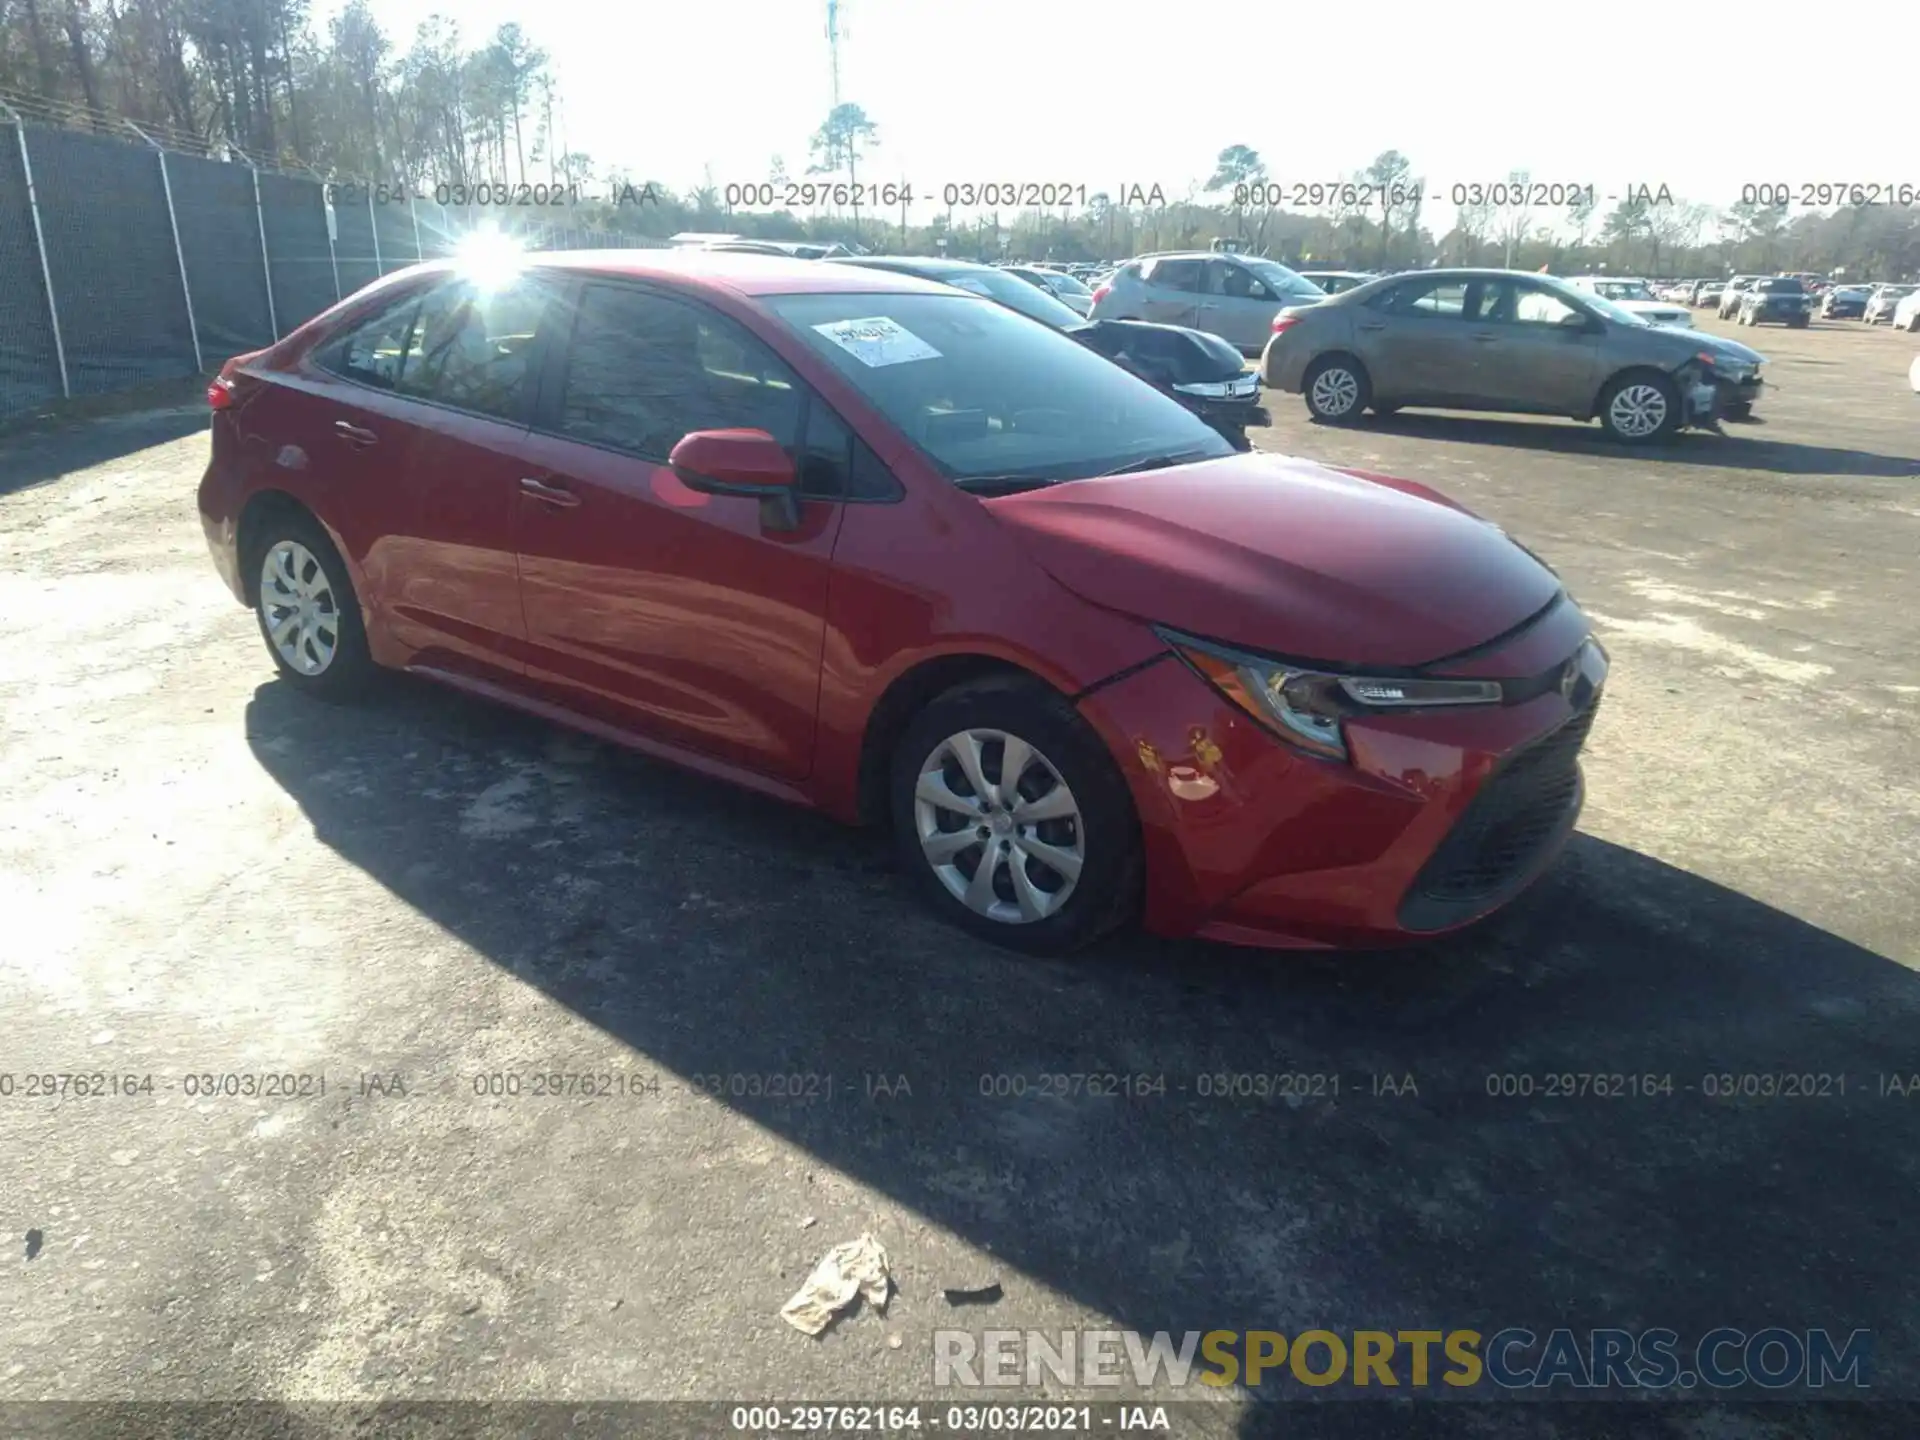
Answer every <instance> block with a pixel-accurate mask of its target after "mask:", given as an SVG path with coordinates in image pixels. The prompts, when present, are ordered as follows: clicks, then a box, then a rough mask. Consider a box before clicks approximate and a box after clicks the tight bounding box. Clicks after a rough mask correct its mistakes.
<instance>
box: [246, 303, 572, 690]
mask: <svg viewBox="0 0 1920 1440" xmlns="http://www.w3.org/2000/svg"><path fill="white" fill-rule="evenodd" d="M545 298H546V291H545V289H544V288H543V285H542V283H541V282H540V281H538V280H537V279H534V278H530V277H523V278H521V279H519V280H517V281H515V282H514V283H511V284H508V285H505V286H503V287H499V288H495V289H491V290H483V289H481V288H479V287H476V286H474V285H472V284H470V283H466V282H463V281H460V280H456V279H443V280H441V281H440V282H439V283H437V284H429V285H426V286H424V287H422V288H419V289H415V290H412V291H410V292H409V293H408V294H407V295H405V296H403V297H401V298H398V299H397V300H396V301H395V302H394V303H393V304H391V305H388V306H385V307H383V308H382V309H381V310H379V311H378V312H376V313H375V314H374V315H373V316H371V317H369V318H367V319H365V320H363V321H362V322H361V323H360V324H358V325H356V326H355V327H354V328H353V329H351V330H349V331H348V332H347V333H345V334H344V335H342V336H340V337H339V338H338V339H336V340H333V341H331V342H329V343H327V344H325V345H323V346H321V347H320V348H319V349H318V350H317V351H316V352H315V353H314V355H313V357H312V363H311V365H310V366H309V367H306V368H305V369H304V370H303V371H302V372H301V373H300V374H299V375H298V376H297V377H290V378H292V379H293V382H294V383H295V384H297V385H298V386H299V388H300V392H301V393H300V394H299V396H298V397H297V398H296V400H295V402H294V403H295V404H296V405H297V407H298V411H299V420H298V423H297V424H295V425H292V426H288V427H285V428H284V429H282V428H280V427H276V430H275V433H276V434H277V435H279V434H284V435H285V437H286V438H287V439H290V440H293V441H294V443H293V444H292V445H291V446H287V445H283V446H282V449H281V451H280V455H279V460H278V463H279V464H281V465H288V464H304V465H305V466H306V467H307V468H309V469H310V470H311V482H310V484H309V485H308V487H307V488H306V490H304V491H303V494H310V495H311V496H312V500H313V503H314V504H315V506H316V508H317V509H318V510H319V513H320V515H321V518H322V519H324V520H325V521H327V522H328V523H329V524H330V525H332V526H333V527H334V529H335V532H336V533H337V534H339V535H340V536H341V538H342V540H343V543H344V544H345V546H346V548H347V550H348V555H349V558H350V559H351V560H352V561H353V562H354V564H355V566H356V567H357V569H358V571H359V572H360V576H361V582H362V588H363V590H364V593H363V594H362V596H361V599H362V602H363V604H365V605H366V607H367V608H368V609H370V610H371V611H373V612H374V613H375V616H376V618H377V619H378V620H379V621H380V622H381V624H382V626H383V628H384V630H385V632H386V634H387V635H388V636H389V637H391V639H392V640H394V641H395V642H397V643H398V644H399V645H400V646H401V647H403V651H404V653H403V654H402V655H400V656H398V657H395V658H396V659H398V660H400V661H401V662H402V663H409V664H414V665H420V666H425V667H429V668H435V669H442V670H447V671H449V672H452V673H457V674H463V675H467V676H470V677H473V678H478V679H484V680H490V681H494V682H501V681H511V680H512V679H513V678H514V677H517V676H518V674H519V673H520V663H519V660H518V659H517V652H518V651H519V649H520V648H521V647H522V645H523V644H524V642H525V628H524V625H523V623H522V620H521V613H520V601H519V588H518V577H517V574H516V565H515V560H514V548H513V512H514V505H515V496H516V493H517V490H516V486H517V480H518V465H517V462H516V461H515V459H514V457H513V453H512V452H513V447H514V446H515V445H516V444H517V443H518V441H519V440H520V438H521V437H522V436H524V434H525V433H526V427H527V420H528V416H529V414H530V409H531V404H532V399H533V389H534V383H533V382H534V376H535V374H536V373H537V371H536V366H537V364H538V359H539V350H538V347H539V344H540V340H541V334H540V328H541V324H542V319H543V307H544V303H545ZM290 452H297V454H298V456H299V457H301V458H299V459H296V457H295V454H294V453H290Z"/></svg>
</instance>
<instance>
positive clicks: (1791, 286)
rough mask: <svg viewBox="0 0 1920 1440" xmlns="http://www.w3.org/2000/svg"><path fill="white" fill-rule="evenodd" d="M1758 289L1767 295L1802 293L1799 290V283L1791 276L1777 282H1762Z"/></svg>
mask: <svg viewBox="0 0 1920 1440" xmlns="http://www.w3.org/2000/svg"><path fill="white" fill-rule="evenodd" d="M1758 288H1759V289H1761V290H1764V291H1766V292H1767V294H1769V295H1799V294H1802V293H1804V292H1803V291H1802V290H1801V288H1800V282H1799V281H1798V280H1795V279H1794V278H1793V277H1792V276H1784V277H1782V278H1781V279H1778V280H1762V281H1761V282H1760V284H1759V287H1758Z"/></svg>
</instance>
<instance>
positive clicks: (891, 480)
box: [199, 251, 1607, 953]
mask: <svg viewBox="0 0 1920 1440" xmlns="http://www.w3.org/2000/svg"><path fill="white" fill-rule="evenodd" d="M208 398H209V400H210V402H211V403H212V406H213V409H214V412H215V413H214V417H213V456H212V462H211V464H210V465H209V466H208V468H207V473H206V478H205V479H204V480H203V481H202V482H201V486H200V497H199V498H200V509H201V513H202V516H203V519H204V523H205V527H206V533H207V538H208V541H209V543H210V544H211V546H212V550H213V558H214V562H215V564H216V565H217V566H218V568H219V570H220V573H221V576H222V577H223V578H224V579H225V581H226V583H227V585H228V586H229V588H231V590H232V591H233V593H234V595H235V596H236V597H237V598H238V599H239V600H240V601H241V602H242V603H244V604H246V605H248V606H250V607H252V608H253V609H254V611H255V612H256V613H257V615H258V617H259V622H260V630H261V633H262V635H263V636H264V637H265V639H266V642H267V647H268V649H269V651H270V652H271V653H272V655H273V658H274V661H275V663H276V664H277V665H278V667H279V669H280V673H281V674H282V675H283V676H284V677H285V679H286V682H287V683H288V684H290V685H292V686H294V687H296V688H298V689H300V690H303V691H307V692H311V693H312V694H314V695H316V696H322V697H338V696H344V695H347V694H349V693H350V692H352V691H354V690H356V689H357V688H359V687H360V686H361V685H362V684H363V683H364V682H365V681H366V680H367V679H368V678H369V677H370V675H371V674H372V673H373V672H374V671H375V670H376V668H377V667H390V668H394V669H404V670H411V671H415V672H417V673H420V674H425V675H430V676H433V677H435V678H436V679H439V680H442V681H445V682H447V683H449V684H452V685H455V686H459V687H461V688H463V689H466V690H470V691H472V692H474V693H476V694H479V695H483V696H487V697H490V698H493V699H497V700H502V701H506V702H507V703H510V704H513V705H517V706H519V707H521V708H523V709H526V710H530V711H533V712H535V713H536V714H540V715H544V716H548V717H551V718H552V719H555V720H558V721H560V722H562V723H564V724H567V725H572V726H576V727H578V728H580V729H583V730H586V731H589V732H592V733H594V734H597V735H600V736H604V737H606V738H608V739H612V740H616V741H619V742H621V743H623V744H627V745H631V746H634V747H636V748H637V749H640V750H643V751H646V752H648V753H651V754H653V755H657V756H661V757H664V758H667V759H670V760H673V761H675V762H678V763H679V764H682V765H686V766H689V767H691V768H693V769H696V770H700V771H703V772H705V773H707V774H710V775H714V776H720V777H723V778H726V779H729V780H733V781H736V782H738V783H740V784H743V785H748V786H751V787H753V788H754V789H756V790H760V791H763V792H765V793H767V794H770V795H775V796H779V797H781V798H783V799H785V800H789V801H794V802H798V803H800V804H805V805H811V806H814V807H817V808H819V809H821V810H823V811H825V812H827V813H829V814H831V815H833V816H836V817H839V818H840V819H842V820H846V821H849V822H856V823H859V822H872V823H883V824H887V825H890V827H891V829H892V832H893V834H894V836H895V842H896V845H897V848H898V854H899V860H900V864H901V866H902V867H903V869H904V870H905V871H906V872H907V874H908V875H909V876H910V877H911V882H912V883H913V884H914V885H916V886H917V887H918V889H919V890H920V891H921V892H922V893H923V894H924V896H925V897H926V898H927V900H928V901H930V902H931V903H932V904H933V905H934V906H936V907H937V908H938V909H940V910H941V911H943V912H944V913H946V914H947V915H948V916H950V917H951V918H952V919H953V920H954V921H955V922H957V923H958V924H960V925H963V926H965V927H967V928H969V929H970V930H972V931H974V932H975V933H977V934H979V935H981V936H984V937H985V938H987V939H990V940H992V941H995V942H997V943H999V944H1003V945H1006V946H1010V947H1013V948H1016V949H1020V950H1026V951H1030V952H1035V953H1045V952H1058V951H1063V950H1068V949H1072V948H1074V947H1076V946H1079V945H1082V944H1085V943H1086V942H1087V941H1089V940H1092V939H1094V938H1095V937H1097V936H1099V935H1101V934H1102V933H1104V932H1106V931H1108V930H1110V929H1111V928H1113V927H1115V926H1117V925H1120V924H1122V923H1124V922H1126V921H1128V920H1129V919H1131V918H1132V917H1134V916H1136V915H1137V916H1139V917H1140V919H1141V920H1142V921H1143V922H1144V924H1145V925H1146V926H1147V927H1148V928H1149V929H1150V930H1152V931H1154V932H1155V933H1158V934H1163V935H1201V936H1206V937H1209V938H1213V939H1218V940H1226V941H1232V942H1237V943H1242V944H1257V945H1274V946H1349V945H1366V944H1379V943H1384V942H1391V941H1396V940H1404V939H1407V938H1410V937H1415V936H1423V935H1431V934H1434V933H1436V932H1439V931H1443V930H1449V929H1452V928H1455V927H1458V926H1460V925H1463V924H1466V923H1467V922H1469V921H1471V920H1474V919H1476V918H1477V917H1480V916H1483V915H1485V914H1487V913H1488V912H1489V911H1491V910H1493V909H1495V908H1497V907H1498V906H1500V905H1502V904H1504V903H1505V902H1506V901H1508V900H1510V899H1511V898H1513V896H1515V895H1516V894H1518V893H1519V892H1520V891H1521V890H1522V889H1523V888H1525V887H1526V885H1527V884H1528V883H1529V882H1531V881H1532V880H1533V879H1534V878H1535V877H1536V876H1538V875H1539V873H1540V872H1541V871H1542V870H1543V869H1544V868H1545V867H1546V866H1547V865H1548V863H1549V862H1550V861H1551V860H1552V859H1553V857H1554V855H1555V854H1556V852H1557V851H1558V850H1559V848H1560V846H1561V844H1562V842H1563V841H1564V840H1565V838H1566V836H1567V834H1568V833H1569V831H1570V830H1571V829H1572V827H1573V824H1574V821H1575V818H1576V817H1577V815H1578V813H1579V810H1580V803H1581V795H1582V791H1581V779H1580V770H1579V765H1578V758H1577V757H1578V754H1579V751H1580V748H1581V744H1582V742H1583V741H1584V740H1585V739H1586V735H1587V731H1588V727H1589V726H1590V725H1591V724H1592V721H1593V716H1594V711H1595V706H1596V704H1597V702H1598V698H1599V693H1600V688H1601V685H1602V682H1603V680H1604V678H1605V674H1606V663H1607V662H1606V657H1605V655H1604V653H1603V652H1602V651H1601V649H1600V647H1599V646H1598V644H1597V643H1596V642H1595V641H1594V640H1593V639H1592V637H1591V635H1590V633H1589V626H1588V623H1587V620H1586V619H1585V617H1584V616H1583V615H1582V614H1581V612H1580V610H1579V608H1578V607H1577V606H1576V605H1575V604H1574V602H1573V600H1572V599H1571V598H1569V596H1568V595H1567V593H1566V592H1565V591H1564V590H1563V589H1562V588H1561V585H1560V582H1559V581H1558V579H1557V578H1556V577H1555V576H1554V574H1553V572H1552V571H1551V570H1549V569H1548V568H1547V567H1546V566H1545V565H1544V564H1542V563H1541V562H1540V561H1539V560H1537V559H1536V558H1535V557H1534V556H1533V555H1532V554H1530V553H1529V552H1528V551H1526V550H1525V549H1523V548H1522V547H1521V546H1520V545H1518V544H1516V543H1515V542H1514V541H1512V540H1511V539H1509V538H1508V537H1507V536H1506V535H1504V534H1502V533H1501V532H1500V531H1499V530H1498V529H1496V528H1495V527H1493V526H1492V525H1490V524H1488V523H1487V522H1485V521H1482V520H1480V519H1479V518H1477V517H1475V516H1474V515H1472V514H1470V513H1468V512H1467V511H1465V510H1463V509H1462V508H1460V507H1459V506H1457V505H1455V504H1453V503H1452V502H1450V501H1448V500H1446V499H1445V498H1444V497H1442V496H1440V495H1438V494H1436V493H1435V492H1434V491H1432V490H1429V489H1427V488H1426V487H1425V486H1422V485H1418V484H1415V483H1413V482H1411V481H1406V480H1395V479H1389V478H1386V477H1383V476H1376V475H1363V474H1356V473H1351V472H1342V471H1337V470H1330V469H1327V468H1325V467H1323V466H1320V465H1316V464H1312V463H1309V462H1307V461H1304V460H1296V459H1288V458H1284V457H1280V456H1273V455H1261V454H1252V455H1243V454H1236V453H1234V452H1233V451H1232V449H1231V448H1230V447H1229V446H1228V444H1227V442H1226V441H1224V440H1222V439H1221V438H1220V437H1219V436H1218V435H1216V434H1215V433H1214V432H1213V431H1212V430H1210V429H1209V428H1208V427H1207V426H1206V425H1204V424H1203V423H1201V422H1200V421H1199V420H1197V419H1195V418H1194V417H1193V416H1192V415H1190V414H1188V413H1187V412H1186V411H1185V410H1184V409H1182V408H1181V407H1180V406H1179V405H1177V404H1175V403H1174V402H1173V401H1171V400H1169V399H1166V398H1165V397H1163V396H1162V395H1160V394H1159V393H1157V392H1156V391H1154V390H1153V389H1152V388H1151V387H1150V386H1148V385H1147V384H1145V383H1144V382H1142V381H1140V380H1138V379H1136V378H1134V377H1133V376H1132V375H1130V374H1128V373H1127V372H1126V371H1124V370H1122V369H1120V368H1119V367H1118V366H1116V365H1114V364H1112V363H1111V362H1109V361H1107V360H1105V359H1103V358H1101V357H1100V356H1099V355H1097V354H1095V353H1093V352H1092V351H1090V350H1088V349H1087V348H1086V347H1084V346H1082V345H1079V344H1076V343H1075V342H1074V341H1073V340H1071V339H1069V338H1067V337H1066V336H1064V335H1060V334H1056V333H1055V332H1054V331H1052V330H1050V329H1048V328H1047V327H1046V326H1044V325H1040V324H1037V323H1035V322H1034V321H1031V320H1028V319H1026V318H1024V317H1022V316H1020V315H1017V314H1015V313H1013V312H1012V311H1010V310H1007V309H1005V308H1004V307H1002V306H999V305H996V304H994V303H993V302H992V301H990V300H986V299H983V298H981V297H979V296H976V295H971V294H968V293H965V292H962V291H958V290H952V289H949V288H947V287H944V286H941V285H937V284H934V283H931V282H928V281H924V280H919V279H914V278H911V277H907V276H902V275H896V274H892V273H889V272H886V271H880V270H870V269H858V268H854V267H848V266H824V265H820V264H817V263H809V262H806V261H787V260H780V259H771V258H765V257H760V256H747V255H715V254H693V255H685V254H672V253H662V252H631V251H618V252H604V253H580V254H564V255H553V254H548V255H533V256H527V257H524V259H523V260H522V261H520V262H518V263H516V264H502V263H498V262H496V263H493V264H489V265H486V266H483V267H479V268H475V267H471V266H461V265H457V264H435V265H426V266H421V267H418V268H415V269H411V270H407V271H404V272H401V273H398V274H395V275H392V276H389V277H387V278H386V279H384V280H382V281H380V282H379V283H377V284H375V285H373V286H371V287H369V288H368V289H366V290H364V291H362V292H361V293H360V294H358V295H355V296H353V297H352V298H351V299H349V300H347V301H345V302H343V303H342V304H340V305H338V306H336V307H335V308H334V309H332V310H330V311H328V312H327V313H325V314H323V315H321V316H319V317H318V318H316V319H314V320H313V321H311V322H309V323H308V324H306V325H304V326H302V327H301V328H300V329H299V330H298V331H297V332H296V333H294V334H292V335H290V336H288V337H287V338H286V339H285V340H283V341H281V342H280V343H279V344H277V345H275V346H274V347H272V348H271V349H269V350H265V351H262V352H260V353H257V354H254V355H250V356H242V357H240V358H238V359H236V360H233V361H230V362H229V363H228V364H227V366H226V367H225V368H224V369H223V370H222V372H221V374H220V377H219V379H218V380H216V381H215V382H214V384H213V385H212V386H210V387H209V392H208Z"/></svg>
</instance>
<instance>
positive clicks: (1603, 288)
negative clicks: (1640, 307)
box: [1593, 280, 1654, 300]
mask: <svg viewBox="0 0 1920 1440" xmlns="http://www.w3.org/2000/svg"><path fill="white" fill-rule="evenodd" d="M1593 293H1594V294H1596V295H1598V296H1600V297H1601V298H1602V299H1606V300H1651V299H1653V298H1654V295H1653V291H1652V290H1651V289H1650V288H1649V287H1648V285H1647V283H1646V281H1644V280H1596V281H1594V282H1593Z"/></svg>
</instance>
